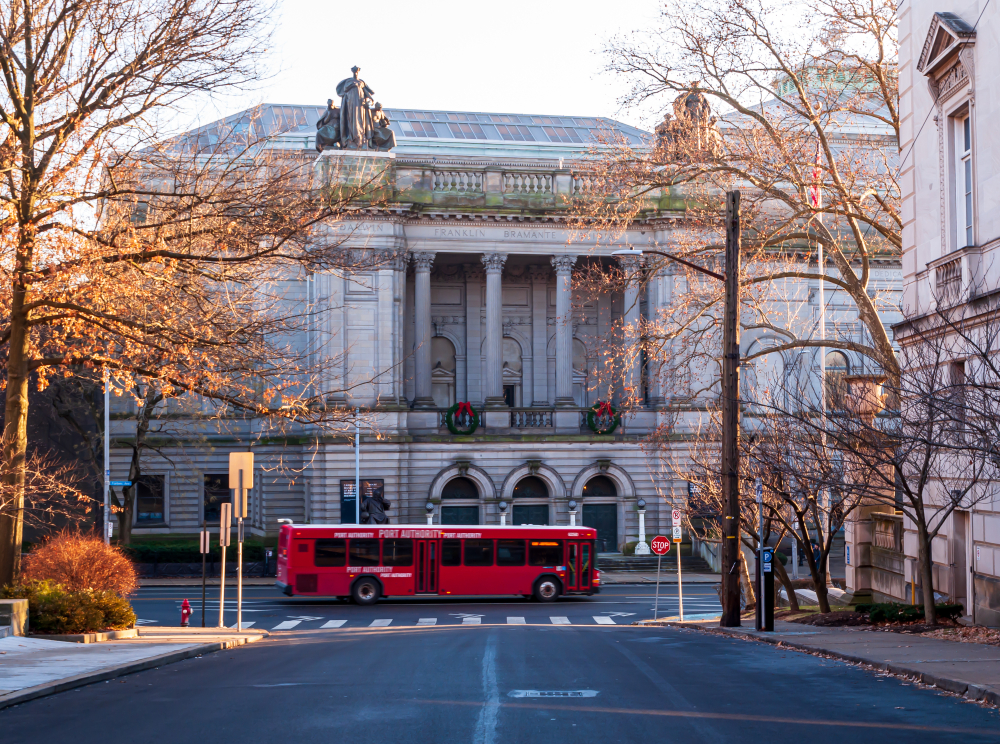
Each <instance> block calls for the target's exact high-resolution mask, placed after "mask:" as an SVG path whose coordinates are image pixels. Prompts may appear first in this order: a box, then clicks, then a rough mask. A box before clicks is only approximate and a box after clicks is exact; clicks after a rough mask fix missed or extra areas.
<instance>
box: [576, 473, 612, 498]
mask: <svg viewBox="0 0 1000 744" xmlns="http://www.w3.org/2000/svg"><path fill="white" fill-rule="evenodd" d="M616 496H618V489H617V488H615V482H614V481H613V480H611V479H610V478H609V477H608V476H606V475H595V476H594V477H593V478H591V479H590V480H589V481H587V483H586V485H585V486H584V487H583V497H584V498H585V499H586V498H591V499H592V498H600V497H604V498H615V497H616Z"/></svg>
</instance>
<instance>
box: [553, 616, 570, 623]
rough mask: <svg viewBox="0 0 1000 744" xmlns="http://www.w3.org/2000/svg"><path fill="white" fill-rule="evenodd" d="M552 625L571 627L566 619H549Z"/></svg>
mask: <svg viewBox="0 0 1000 744" xmlns="http://www.w3.org/2000/svg"><path fill="white" fill-rule="evenodd" d="M549 620H551V621H552V624H553V625H571V623H570V621H569V618H568V617H550V618H549Z"/></svg>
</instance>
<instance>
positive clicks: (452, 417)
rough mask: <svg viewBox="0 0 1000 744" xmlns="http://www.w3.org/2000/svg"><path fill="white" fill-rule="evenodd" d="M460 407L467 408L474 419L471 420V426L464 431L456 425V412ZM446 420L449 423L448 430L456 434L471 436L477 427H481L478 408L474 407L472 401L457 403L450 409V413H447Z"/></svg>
mask: <svg viewBox="0 0 1000 744" xmlns="http://www.w3.org/2000/svg"><path fill="white" fill-rule="evenodd" d="M460 409H465V411H468V413H469V414H470V415H471V416H472V420H471V421H470V422H469V428H468V429H466V430H465V431H462V430H461V429H459V428H458V426H456V425H455V414H456V412H458V411H459V410H460ZM444 422H445V423H446V424H447V425H448V431H450V432H451V433H452V434H455V435H461V436H469V435H470V434H473V433H475V431H476V429H478V428H479V414H478V413H477V412H476V409H475V408H473V407H472V403H469V402H465V403H456V404H455V405H453V406H452V407H451V408H449V409H448V413H446V414H445V417H444Z"/></svg>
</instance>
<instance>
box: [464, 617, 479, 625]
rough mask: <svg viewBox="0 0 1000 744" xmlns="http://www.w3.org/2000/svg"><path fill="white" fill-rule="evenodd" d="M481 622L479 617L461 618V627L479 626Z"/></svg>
mask: <svg viewBox="0 0 1000 744" xmlns="http://www.w3.org/2000/svg"><path fill="white" fill-rule="evenodd" d="M481 620H482V618H481V617H463V618H462V625H479V624H480V621H481Z"/></svg>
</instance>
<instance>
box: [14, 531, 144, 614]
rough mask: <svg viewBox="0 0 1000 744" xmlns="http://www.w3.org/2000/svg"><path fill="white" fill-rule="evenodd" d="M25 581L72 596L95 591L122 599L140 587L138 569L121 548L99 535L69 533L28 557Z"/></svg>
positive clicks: (54, 539) (25, 566)
mask: <svg viewBox="0 0 1000 744" xmlns="http://www.w3.org/2000/svg"><path fill="white" fill-rule="evenodd" d="M22 577H23V579H25V580H27V581H45V580H48V581H52V582H54V583H56V584H60V585H62V586H63V587H65V588H66V590H67V591H70V592H75V591H80V590H82V589H93V590H94V591H98V592H114V593H115V594H117V595H118V596H120V597H127V596H128V595H129V594H132V593H133V592H134V591H135V590H136V587H137V586H138V584H139V582H138V578H137V576H136V572H135V567H134V566H133V565H132V562H131V561H130V560H129V559H128V558H126V557H125V555H123V554H122V552H121V551H120V550H119V549H118V548H114V547H111V546H110V545H105V544H104V541H103V540H102V539H101V538H100V537H97V536H96V535H86V534H83V533H80V532H71V531H68V530H66V531H63V532H60V533H59V534H58V535H56V536H55V537H53V538H52V539H50V540H49V541H48V542H46V543H44V544H43V545H39V546H38V547H36V548H35V549H34V550H32V551H31V552H30V553H28V555H27V556H26V557H25V559H24V568H23V569H22Z"/></svg>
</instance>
